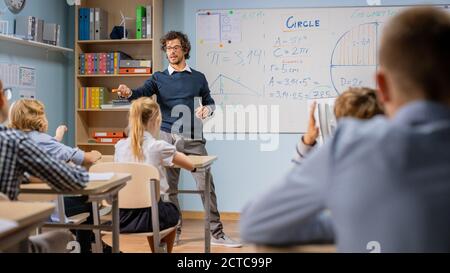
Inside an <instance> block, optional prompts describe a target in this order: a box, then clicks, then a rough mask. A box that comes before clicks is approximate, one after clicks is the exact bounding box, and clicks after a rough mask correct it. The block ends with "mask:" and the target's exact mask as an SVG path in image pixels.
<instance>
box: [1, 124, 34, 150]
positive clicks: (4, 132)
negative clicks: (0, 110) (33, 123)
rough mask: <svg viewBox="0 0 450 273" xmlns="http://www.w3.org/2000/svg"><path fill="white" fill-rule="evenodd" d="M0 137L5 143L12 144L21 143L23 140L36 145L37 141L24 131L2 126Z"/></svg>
mask: <svg viewBox="0 0 450 273" xmlns="http://www.w3.org/2000/svg"><path fill="white" fill-rule="evenodd" d="M0 139H1V140H2V141H3V143H10V144H12V145H19V144H21V143H23V142H27V143H31V144H32V145H35V142H34V141H33V140H32V139H31V138H30V137H29V136H28V135H27V134H26V133H24V132H22V131H20V130H16V129H11V128H6V127H4V126H1V128H0Z"/></svg>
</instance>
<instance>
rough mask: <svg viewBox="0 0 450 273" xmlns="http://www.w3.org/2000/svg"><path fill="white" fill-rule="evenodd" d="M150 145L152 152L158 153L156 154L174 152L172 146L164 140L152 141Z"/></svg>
mask: <svg viewBox="0 0 450 273" xmlns="http://www.w3.org/2000/svg"><path fill="white" fill-rule="evenodd" d="M150 145H151V147H152V150H154V151H158V152H160V151H167V150H171V151H173V152H175V151H176V149H175V146H174V145H172V144H170V143H168V142H167V141H164V140H154V141H153V142H152V143H151V144H150Z"/></svg>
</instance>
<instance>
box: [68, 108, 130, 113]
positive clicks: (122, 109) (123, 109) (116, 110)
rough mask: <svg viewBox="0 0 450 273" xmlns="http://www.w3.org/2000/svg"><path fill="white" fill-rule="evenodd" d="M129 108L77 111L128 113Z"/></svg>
mask: <svg viewBox="0 0 450 273" xmlns="http://www.w3.org/2000/svg"><path fill="white" fill-rule="evenodd" d="M129 110H130V109H129V108H118V109H116V108H105V109H77V111H78V112H128V111H129Z"/></svg>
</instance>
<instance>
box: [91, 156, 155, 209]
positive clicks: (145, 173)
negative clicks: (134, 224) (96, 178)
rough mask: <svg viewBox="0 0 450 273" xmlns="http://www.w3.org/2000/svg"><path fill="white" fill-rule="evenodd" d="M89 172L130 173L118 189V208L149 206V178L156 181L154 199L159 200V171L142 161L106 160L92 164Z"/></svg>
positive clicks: (150, 201) (150, 200)
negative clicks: (124, 184) (123, 185)
mask: <svg viewBox="0 0 450 273" xmlns="http://www.w3.org/2000/svg"><path fill="white" fill-rule="evenodd" d="M89 172H94V173H99V172H117V173H129V174H131V180H130V181H128V183H127V185H126V186H125V187H124V188H123V189H121V190H120V191H119V208H122V209H136V208H148V207H151V204H152V199H151V195H150V180H154V181H156V183H155V184H156V187H155V194H156V201H157V202H158V201H159V198H160V195H159V172H158V169H156V168H155V167H154V166H152V165H149V164H144V163H117V162H106V163H98V164H95V165H92V167H91V168H90V169H89Z"/></svg>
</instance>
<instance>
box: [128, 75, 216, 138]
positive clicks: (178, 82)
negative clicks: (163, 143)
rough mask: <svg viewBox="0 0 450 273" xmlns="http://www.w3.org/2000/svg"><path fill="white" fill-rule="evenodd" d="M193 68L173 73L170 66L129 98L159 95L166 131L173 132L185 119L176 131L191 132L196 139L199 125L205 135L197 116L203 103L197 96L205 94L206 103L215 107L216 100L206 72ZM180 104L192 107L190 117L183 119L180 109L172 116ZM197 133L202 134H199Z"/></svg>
mask: <svg viewBox="0 0 450 273" xmlns="http://www.w3.org/2000/svg"><path fill="white" fill-rule="evenodd" d="M191 71H192V72H189V71H183V72H176V71H175V72H174V73H173V74H172V75H169V71H168V70H167V69H166V70H164V71H163V72H156V73H154V74H153V75H152V76H151V77H150V78H149V79H148V80H146V81H145V83H144V85H143V86H141V87H139V88H137V89H133V94H132V95H131V97H130V98H129V100H130V101H131V100H134V99H137V98H139V97H142V96H152V95H153V94H156V96H157V99H158V104H159V106H160V108H161V113H162V124H161V130H162V131H165V132H168V133H171V132H172V125H174V123H175V122H176V121H177V120H180V121H179V122H182V126H181V130H178V127H180V126H178V125H179V124H178V122H177V124H176V125H177V127H176V128H174V130H175V129H176V130H175V131H174V133H180V134H181V133H182V134H183V135H186V136H189V135H190V137H192V138H194V135H193V134H194V128H195V132H196V133H198V132H200V136H201V132H202V131H203V128H202V122H201V121H200V120H199V119H198V118H197V117H195V108H197V107H198V106H199V103H198V99H195V97H201V101H202V105H203V106H206V105H209V106H210V107H211V110H214V100H213V98H212V97H211V94H210V92H211V91H210V90H209V87H208V82H207V81H206V78H205V75H203V73H200V72H198V71H196V70H194V69H191ZM177 105H185V106H187V107H189V110H190V118H187V117H185V118H181V117H182V114H180V113H179V111H177V113H179V114H177V115H176V116H175V117H172V116H171V114H172V109H173V108H174V107H175V106H177ZM180 118H181V119H180ZM189 121H190V122H189ZM192 125H193V126H192ZM196 136H197V137H198V135H196Z"/></svg>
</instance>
